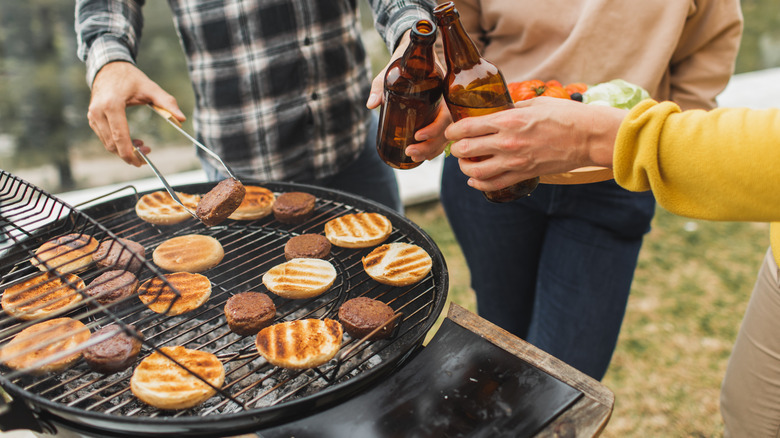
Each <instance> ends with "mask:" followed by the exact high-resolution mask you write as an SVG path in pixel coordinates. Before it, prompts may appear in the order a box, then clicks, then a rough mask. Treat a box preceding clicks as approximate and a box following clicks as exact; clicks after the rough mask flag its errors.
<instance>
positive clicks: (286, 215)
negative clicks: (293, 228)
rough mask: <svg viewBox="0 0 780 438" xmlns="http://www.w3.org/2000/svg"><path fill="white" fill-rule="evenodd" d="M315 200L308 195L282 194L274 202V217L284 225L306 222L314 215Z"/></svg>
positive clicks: (298, 193)
mask: <svg viewBox="0 0 780 438" xmlns="http://www.w3.org/2000/svg"><path fill="white" fill-rule="evenodd" d="M315 201H316V198H315V197H314V195H312V194H310V193H304V192H288V193H282V194H281V195H279V197H278V198H276V202H274V208H273V212H274V217H275V218H276V220H278V221H279V222H282V223H285V224H300V223H302V222H306V220H308V219H309V218H310V217H311V215H312V213H314V204H315Z"/></svg>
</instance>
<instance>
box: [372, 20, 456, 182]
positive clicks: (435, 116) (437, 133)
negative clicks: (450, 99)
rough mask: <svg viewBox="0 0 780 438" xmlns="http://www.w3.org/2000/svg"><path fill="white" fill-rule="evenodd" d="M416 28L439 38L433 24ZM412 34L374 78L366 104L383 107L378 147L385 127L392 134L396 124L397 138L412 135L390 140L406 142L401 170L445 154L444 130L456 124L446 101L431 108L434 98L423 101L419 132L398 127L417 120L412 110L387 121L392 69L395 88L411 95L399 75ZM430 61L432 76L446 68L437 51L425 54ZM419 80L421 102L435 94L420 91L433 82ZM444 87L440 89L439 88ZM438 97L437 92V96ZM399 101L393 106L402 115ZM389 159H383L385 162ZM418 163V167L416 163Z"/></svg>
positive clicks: (401, 43) (417, 125)
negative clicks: (388, 72)
mask: <svg viewBox="0 0 780 438" xmlns="http://www.w3.org/2000/svg"><path fill="white" fill-rule="evenodd" d="M415 26H424V27H427V29H426V28H422V29H420V30H421V31H422V32H423V33H424V34H430V35H428V37H427V38H431V39H435V32H436V27H435V25H434V24H433V23H430V22H427V23H425V20H422V23H417V24H416V25H415ZM417 33H418V35H417V38H418V41H419V38H421V36H420V34H419V31H417ZM411 34H412V31H411V30H410V31H407V32H406V33H404V36H403V37H402V39H401V41H400V42H399V44H398V47H397V48H396V49H395V51H394V52H393V54H392V56H391V57H390V62H389V63H388V65H387V66H386V67H385V68H384V69H383V70H382V71H381V72H379V74H378V75H377V76H376V77H375V78H374V80H373V82H372V84H371V93H370V95H369V99H368V101H367V102H366V107H368V108H369V109H374V108H376V107H378V106H380V105H383V108H382V111H383V112H382V116H381V120H380V132H379V137H378V138H377V142H378V144H377V147H378V148H379V147H381V143H382V142H383V140H382V138H381V137H382V135H383V133H382V129H383V125H384V128H385V134H384V135H388V133H387V129H388V128H389V127H390V125H393V126H392V127H393V128H394V131H397V132H393V136H396V137H397V135H396V134H397V133H400V132H403V131H409V132H403V136H404V137H405V138H404V139H403V140H401V139H398V138H396V139H395V140H393V139H390V141H393V142H395V143H396V144H398V143H399V142H403V144H404V146H405V149H404V150H403V151H402V153H401V151H399V153H397V155H399V156H401V155H403V156H404V160H405V163H404V164H403V167H401V166H400V165H398V164H391V165H392V166H393V167H399V168H406V169H410V168H413V167H416V166H417V165H418V164H419V163H421V162H423V161H425V160H430V159H433V158H435V157H437V156H439V155H441V153H442V152H443V151H444V146H445V144H446V139H445V138H444V130H445V129H446V128H447V126H448V125H449V124H450V123H451V122H452V119H451V118H450V117H449V111H448V110H447V107H446V105H445V104H444V102H442V101H440V99H439V102H438V103H435V104H433V105H431V102H430V99H429V101H428V102H427V103H423V102H422V101H421V102H420V103H421V104H420V105H418V106H419V107H420V109H421V110H422V109H423V107H425V112H426V113H427V114H426V115H422V116H421V120H424V121H425V123H422V122H417V123H415V127H416V128H417V129H411V130H409V129H406V130H405V129H403V128H402V127H400V126H398V125H399V124H404V123H410V120H411V118H413V115H410V114H409V111H408V108H404V114H403V115H401V114H397V115H396V116H395V119H394V120H392V121H390V120H386V119H387V109H388V108H386V105H387V104H388V102H386V99H385V96H386V95H387V92H388V88H393V85H392V84H390V85H389V86H388V85H386V79H387V77H386V75H387V71H388V69H391V68H395V71H394V73H395V75H394V77H393V78H391V80H392V81H395V82H396V85H397V86H396V87H395V88H399V87H402V88H406V90H407V92H408V89H409V88H408V87H407V86H406V85H404V84H403V83H401V81H402V80H403V78H399V77H398V73H399V72H401V65H402V63H403V62H405V61H404V60H403V59H402V58H403V57H404V56H405V55H406V54H407V53H406V52H407V50H409V45H410V44H411V43H412V35H411ZM415 56H417V57H418V60H419V57H420V56H421V55H420V54H417V55H415ZM424 56H425V57H426V58H428V57H429V58H430V60H432V64H430V65H428V66H427V67H428V68H430V70H429V71H428V73H431V72H434V71H436V72H442V71H443V67H442V66H441V63H440V62H439V60H438V57H437V56H436V53H435V52H434V51H432V50H431V51H430V52H426V53H425V54H424ZM409 74H410V73H409V72H406V76H407V78H406V79H405V80H407V81H411V80H412V78H410V77H409ZM416 74H417V75H418V76H420V72H419V71H418V72H416ZM415 80H418V81H419V82H420V83H419V84H418V85H417V86H416V87H415V89H416V91H415V92H417V93H418V95H417V96H416V97H415V100H418V101H419V100H420V99H421V97H422V95H425V94H431V93H430V92H427V91H420V90H421V89H422V88H425V87H429V86H430V82H431V79H430V78H428V79H424V78H423V79H422V80H420V78H417V79H415ZM426 80H427V81H428V82H429V83H428V84H425V83H424V82H425V81H426ZM439 88H440V86H439ZM433 94H435V93H433ZM438 94H439V95H440V94H441V91H440V90H439V92H438ZM395 95H396V96H398V94H397V92H396V93H395ZM397 104H398V102H397V100H396V102H395V103H393V104H391V105H395V106H396V108H395V109H394V110H393V111H394V112H396V113H398V112H400V111H399V108H398V107H397ZM379 153H380V155H382V152H381V151H380V152H379ZM384 158H386V157H383V159H384ZM415 163H417V164H415Z"/></svg>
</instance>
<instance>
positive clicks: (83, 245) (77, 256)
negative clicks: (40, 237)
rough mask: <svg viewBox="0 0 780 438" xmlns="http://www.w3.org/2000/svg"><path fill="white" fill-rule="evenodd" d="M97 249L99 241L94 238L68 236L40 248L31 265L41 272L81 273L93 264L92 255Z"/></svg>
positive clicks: (50, 241)
mask: <svg viewBox="0 0 780 438" xmlns="http://www.w3.org/2000/svg"><path fill="white" fill-rule="evenodd" d="M97 247H98V241H97V240H96V239H95V238H94V237H92V236H88V235H86V234H80V233H73V234H66V235H64V236H60V237H57V238H55V239H52V240H49V241H48V242H46V243H44V244H43V245H41V246H40V247H38V249H37V250H35V256H34V257H33V258H32V259H30V263H32V265H33V266H36V267H37V268H38V269H40V270H41V271H50V270H56V271H57V272H60V273H63V274H65V273H69V272H79V271H83V270H84V269H86V268H88V267H89V265H91V264H92V253H93V252H95V250H96V249H97Z"/></svg>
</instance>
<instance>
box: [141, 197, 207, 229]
mask: <svg viewBox="0 0 780 438" xmlns="http://www.w3.org/2000/svg"><path fill="white" fill-rule="evenodd" d="M176 196H178V197H179V199H180V200H181V202H182V204H184V205H186V206H187V208H189V209H190V210H192V211H194V210H195V209H196V208H198V202H200V196H199V195H190V194H187V193H179V192H176ZM135 214H137V215H138V217H139V218H141V219H142V220H144V221H146V222H149V223H152V224H155V225H172V224H178V223H179V222H183V221H185V220H187V219H188V218H191V217H192V216H191V215H190V214H189V213H187V210H185V209H183V208H182V207H181V205H179V204H177V203H176V201H174V200H173V198H171V195H169V194H168V192H166V191H165V190H159V191H157V192H152V193H148V194H146V195H143V196H141V198H140V199H138V202H136V203H135Z"/></svg>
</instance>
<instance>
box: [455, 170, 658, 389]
mask: <svg viewBox="0 0 780 438" xmlns="http://www.w3.org/2000/svg"><path fill="white" fill-rule="evenodd" d="M466 180H467V177H466V176H465V175H463V173H461V171H460V168H459V167H458V163H457V159H456V158H454V157H449V158H447V159H446V160H445V164H444V171H443V175H442V190H441V195H442V198H441V200H442V204H443V205H444V208H445V212H446V214H447V218H448V219H449V222H450V224H451V226H452V229H453V231H454V233H455V236H456V238H457V240H458V243H459V244H460V246H461V249H462V251H463V254H464V255H465V257H466V262H467V264H468V266H469V270H470V272H471V286H472V288H473V289H474V291H475V293H476V295H477V308H478V312H479V315H480V316H482V317H484V318H485V319H487V320H489V321H491V322H493V323H495V324H497V325H498V326H500V327H502V328H504V329H505V330H507V331H510V332H512V333H513V334H515V335H516V336H518V337H520V338H523V339H525V340H527V341H528V342H530V343H531V344H533V345H535V346H537V347H539V348H541V349H542V350H544V351H546V352H547V353H550V354H552V355H553V356H555V357H557V358H559V359H561V360H563V361H564V362H566V363H568V364H569V365H571V366H573V367H575V368H577V369H578V370H580V371H582V372H584V373H586V374H588V375H589V376H591V377H593V378H595V379H597V380H600V379H601V378H602V377H603V376H604V373H605V372H606V370H607V367H608V366H609V362H610V360H611V358H612V353H613V351H614V349H615V345H616V344H617V338H618V334H619V332H620V326H621V324H622V322H623V315H624V313H625V308H626V304H627V301H628V295H629V290H630V288H631V281H632V280H633V275H634V269H635V268H636V263H637V258H638V255H639V250H640V248H641V246H642V239H643V236H644V234H645V233H647V232H648V231H649V230H650V222H651V220H652V217H653V214H654V211H655V200H654V199H653V197H652V194H651V193H650V192H644V193H631V192H628V191H626V190H624V189H622V188H620V187H619V186H618V185H617V184H616V183H615V182H614V181H605V182H600V183H593V184H582V185H565V186H564V185H561V186H558V185H548V184H540V185H539V186H538V187H537V188H536V190H535V191H534V192H533V193H531V195H530V196H529V197H527V198H524V199H521V200H517V201H514V202H510V203H504V204H494V203H490V202H488V201H487V200H486V199H485V198H484V197H483V195H482V193H481V192H479V191H478V190H475V189H472V188H470V187H468V186H467V185H466Z"/></svg>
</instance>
